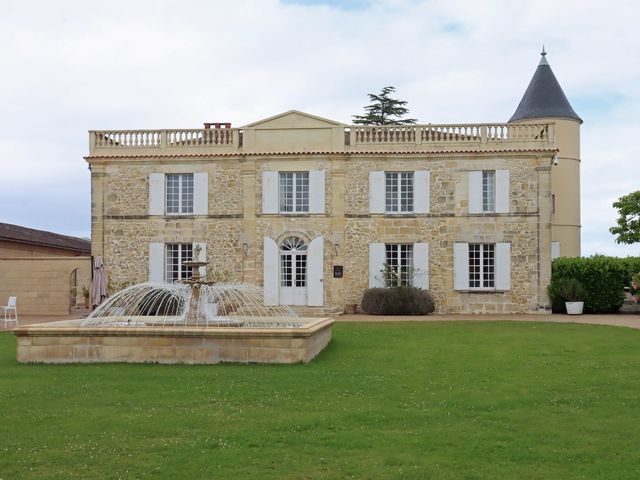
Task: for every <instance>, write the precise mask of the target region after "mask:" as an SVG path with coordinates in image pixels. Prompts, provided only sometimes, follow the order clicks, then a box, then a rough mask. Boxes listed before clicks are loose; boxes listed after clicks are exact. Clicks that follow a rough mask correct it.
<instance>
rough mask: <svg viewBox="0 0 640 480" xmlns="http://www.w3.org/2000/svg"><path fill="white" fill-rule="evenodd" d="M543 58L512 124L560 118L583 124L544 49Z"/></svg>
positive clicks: (513, 117)
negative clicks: (530, 119)
mask: <svg viewBox="0 0 640 480" xmlns="http://www.w3.org/2000/svg"><path fill="white" fill-rule="evenodd" d="M541 55H542V58H541V59H540V63H539V64H538V68H537V69H536V71H535V73H534V74H533V78H532V79H531V82H530V83H529V86H528V87H527V90H526V91H525V92H524V96H523V97H522V100H520V104H519V105H518V108H517V109H516V113H514V114H513V116H512V117H511V119H510V120H509V121H510V122H515V121H516V120H526V119H529V118H547V117H560V118H572V119H574V120H577V121H579V122H580V123H582V119H581V118H580V117H579V116H578V114H577V113H576V112H574V111H573V108H571V104H570V103H569V100H567V97H566V95H565V94H564V92H563V91H562V87H560V84H559V83H558V80H557V79H556V76H555V75H554V74H553V71H552V70H551V67H550V66H549V63H548V62H547V58H546V55H547V52H545V51H544V48H543V49H542V54H541Z"/></svg>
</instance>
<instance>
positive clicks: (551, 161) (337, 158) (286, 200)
mask: <svg viewBox="0 0 640 480" xmlns="http://www.w3.org/2000/svg"><path fill="white" fill-rule="evenodd" d="M581 123H582V120H581V119H580V118H579V117H578V116H577V115H576V113H575V112H574V111H573V109H572V108H571V105H570V104H569V102H568V100H567V98H566V96H565V95H564V93H563V91H562V89H561V87H560V85H559V84H558V82H557V80H556V78H555V76H554V74H553V72H552V70H551V68H550V66H549V64H548V63H547V61H546V57H545V54H544V52H543V54H542V59H541V61H540V64H539V65H538V67H537V70H536V71H535V74H534V76H533V78H532V80H531V83H530V84H529V86H528V88H527V90H526V92H525V94H524V97H523V98H522V100H521V102H520V104H519V106H518V108H517V110H516V112H515V113H514V115H513V116H512V117H511V119H510V120H509V122H507V123H487V124H457V125H436V124H427V125H411V126H397V125H385V126H354V125H346V124H343V123H340V122H337V121H334V120H328V119H325V118H320V117H317V116H314V115H310V114H308V113H303V112H299V111H295V110H292V111H289V112H286V113H282V114H280V115H276V116H274V117H271V118H267V119H264V120H260V121H257V122H255V123H251V124H249V125H245V126H243V127H241V128H231V125H230V124H226V123H221V124H219V123H215V124H205V125H204V128H202V129H166V130H133V131H121V130H110V131H91V132H90V154H89V156H87V157H86V160H87V162H88V163H89V165H90V168H91V182H92V249H93V251H92V253H93V255H101V256H102V257H103V258H104V262H105V267H106V272H107V275H108V277H109V282H110V285H111V288H120V287H122V286H125V285H127V284H131V283H137V282H143V281H147V280H151V281H158V282H164V281H166V282H173V281H175V280H177V279H180V278H182V277H184V276H188V275H190V272H189V271H188V268H187V267H184V266H183V265H182V262H183V261H185V260H186V259H189V258H191V256H192V252H193V251H194V249H195V248H196V247H200V248H199V249H198V250H197V251H199V252H200V253H199V254H200V257H201V258H206V259H207V261H208V262H209V266H208V270H207V271H206V272H201V273H204V274H206V276H207V277H208V278H209V279H211V280H215V281H235V282H247V283H251V284H257V285H263V286H264V291H265V302H267V303H271V304H287V305H294V306H297V307H296V308H298V309H299V310H300V311H302V312H303V313H305V314H314V313H316V314H325V313H329V312H335V311H341V310H342V309H343V308H344V306H345V304H353V303H358V302H359V301H360V300H361V297H362V294H363V292H364V291H365V290H366V289H367V288H369V287H374V286H383V275H382V270H383V266H384V265H385V264H387V265H389V266H391V267H392V268H394V269H399V270H400V271H402V272H407V279H408V280H409V281H410V282H412V283H413V285H415V286H417V287H420V288H425V289H429V290H430V291H431V292H432V294H433V295H434V297H435V301H436V309H437V310H436V311H437V312H448V313H469V312H480V313H484V312H486V313H494V312H504V313H516V312H518V313H519V312H544V311H548V303H549V302H548V298H547V295H546V287H547V284H548V282H549V278H550V274H551V260H552V258H553V257H554V256H558V255H564V256H578V255H580V124H581Z"/></svg>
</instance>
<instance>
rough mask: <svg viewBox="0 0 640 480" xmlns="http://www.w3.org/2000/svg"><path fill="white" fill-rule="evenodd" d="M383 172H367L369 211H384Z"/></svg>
mask: <svg viewBox="0 0 640 480" xmlns="http://www.w3.org/2000/svg"><path fill="white" fill-rule="evenodd" d="M384 188H385V187H384V172H369V213H384V211H385V190H384Z"/></svg>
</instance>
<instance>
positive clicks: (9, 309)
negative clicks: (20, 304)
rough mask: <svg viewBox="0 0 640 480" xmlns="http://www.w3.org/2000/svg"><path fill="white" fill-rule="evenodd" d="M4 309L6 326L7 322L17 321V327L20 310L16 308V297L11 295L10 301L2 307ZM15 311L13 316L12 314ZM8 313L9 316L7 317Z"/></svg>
mask: <svg viewBox="0 0 640 480" xmlns="http://www.w3.org/2000/svg"><path fill="white" fill-rule="evenodd" d="M0 308H2V309H3V310H4V328H7V323H9V322H15V324H16V327H17V326H18V310H17V309H16V297H9V303H7V306H6V307H4V306H2V307H0ZM11 312H13V316H12V315H11ZM7 313H8V314H9V316H8V317H7Z"/></svg>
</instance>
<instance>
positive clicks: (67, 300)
mask: <svg viewBox="0 0 640 480" xmlns="http://www.w3.org/2000/svg"><path fill="white" fill-rule="evenodd" d="M90 282H91V242H90V241H89V240H85V239H82V238H76V237H69V236H67V235H60V234H58V233H52V232H46V231H43V230H35V229H33V228H27V227H21V226H19V225H11V224H8V223H0V305H6V304H7V301H8V299H9V297H10V296H15V297H17V299H18V305H17V307H18V316H20V315H68V314H69V313H71V312H73V311H74V310H76V309H79V310H80V309H81V310H84V307H85V305H84V297H83V295H82V288H83V287H86V288H89V287H90ZM2 318H3V317H0V321H2Z"/></svg>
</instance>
